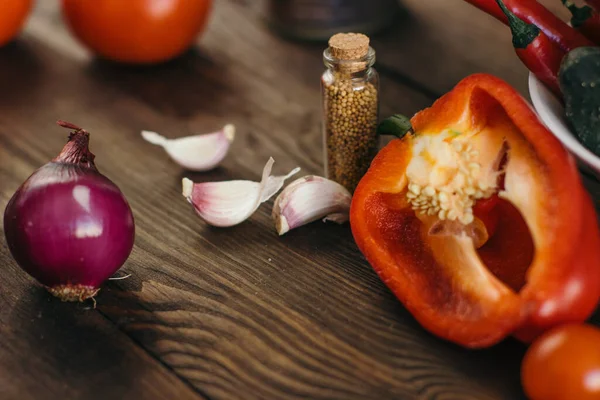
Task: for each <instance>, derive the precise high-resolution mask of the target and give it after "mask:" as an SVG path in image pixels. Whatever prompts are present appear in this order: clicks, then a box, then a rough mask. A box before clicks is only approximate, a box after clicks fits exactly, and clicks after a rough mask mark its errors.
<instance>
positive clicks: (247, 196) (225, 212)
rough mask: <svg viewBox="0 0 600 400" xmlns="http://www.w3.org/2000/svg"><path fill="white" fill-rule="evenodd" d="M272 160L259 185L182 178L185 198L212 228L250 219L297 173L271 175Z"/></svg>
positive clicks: (294, 170) (248, 182)
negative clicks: (203, 181)
mask: <svg viewBox="0 0 600 400" xmlns="http://www.w3.org/2000/svg"><path fill="white" fill-rule="evenodd" d="M274 162H275V161H274V160H273V158H270V159H269V161H267V164H266V165H265V167H264V169H263V173H262V179H261V181H260V182H253V181H243V180H234V181H224V182H205V183H193V182H192V181H191V180H189V179H187V178H183V180H182V186H183V191H182V194H183V196H184V197H185V198H186V199H187V200H188V201H189V202H190V203H191V204H192V205H193V206H194V209H195V211H196V214H198V216H199V217H200V218H202V219H203V220H204V221H206V222H207V223H208V224H209V225H212V226H218V227H229V226H234V225H237V224H240V223H242V222H244V221H245V220H247V219H248V218H249V217H250V216H251V215H252V214H254V212H255V211H256V210H257V209H258V207H259V206H260V205H261V204H262V203H264V202H265V201H267V200H269V199H270V198H271V197H273V196H274V195H275V194H276V193H277V192H278V191H279V190H280V189H281V188H282V187H283V184H284V182H285V180H286V179H288V178H289V177H291V176H292V175H294V174H296V173H298V171H300V168H295V169H293V170H292V171H291V172H290V173H289V174H287V175H284V176H271V170H272V168H273V164H274Z"/></svg>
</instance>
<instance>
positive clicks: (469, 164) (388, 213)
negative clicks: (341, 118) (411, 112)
mask: <svg viewBox="0 0 600 400" xmlns="http://www.w3.org/2000/svg"><path fill="white" fill-rule="evenodd" d="M411 123H412V127H413V131H412V132H410V133H408V134H406V135H405V136H404V137H403V138H401V139H395V140H393V141H391V142H390V143H389V144H388V145H387V146H386V147H385V148H384V149H382V150H381V151H380V153H379V154H378V155H377V157H376V158H375V160H374V161H373V163H372V164H371V167H370V169H369V171H368V172H367V174H366V175H365V176H364V177H363V179H362V180H361V181H360V184H359V185H358V187H357V189H356V192H355V193H354V196H353V200H352V207H351V210H350V222H351V226H352V232H353V235H354V238H355V241H356V243H357V245H358V247H359V248H360V250H361V251H362V253H363V254H364V255H365V257H366V258H367V260H368V261H369V263H370V264H371V265H372V266H373V268H374V269H375V271H376V272H377V273H378V274H379V276H380V277H381V279H382V280H383V282H385V284H386V285H387V286H388V287H389V288H390V289H391V290H392V292H393V293H394V294H395V295H396V296H397V297H398V299H399V300H400V301H401V302H402V303H403V304H404V306H405V307H406V308H407V309H408V310H409V311H410V312H411V313H412V314H413V316H414V317H415V318H416V319H417V320H418V321H419V322H420V323H421V325H422V326H423V327H425V328H426V329H427V330H429V331H430V332H432V333H433V334H435V335H438V336H439V337H442V338H444V339H447V340H449V341H452V342H455V343H458V344H460V345H463V346H466V347H473V348H476V347H486V346H490V345H493V344H495V343H497V342H499V341H501V340H502V339H504V338H505V337H507V336H509V335H511V334H512V335H514V336H516V337H517V338H519V339H521V340H523V341H530V340H532V339H533V338H535V337H536V336H538V335H539V334H540V333H542V332H543V331H545V330H547V329H549V328H550V327H553V326H555V325H558V324H562V323H565V322H579V321H583V320H585V319H586V318H588V317H589V316H590V314H591V313H592V312H593V310H594V308H595V307H596V305H597V303H598V300H599V298H600V233H599V230H598V223H597V219H596V214H595V210H594V208H593V204H592V202H591V199H590V197H589V195H588V193H587V192H586V191H585V189H584V187H583V186H582V183H581V180H580V177H579V174H578V171H577V168H576V166H575V163H574V161H573V159H572V157H571V156H570V155H569V154H568V153H567V152H566V151H565V149H564V148H563V147H562V145H561V144H560V142H559V141H558V140H557V139H556V138H555V137H554V136H553V135H552V134H551V133H550V132H549V131H548V130H547V128H546V127H544V126H543V125H542V124H541V123H540V121H539V120H538V118H537V116H536V114H535V113H534V112H533V111H532V109H531V108H530V106H529V105H528V103H527V102H526V101H525V100H524V99H523V98H522V97H521V96H520V95H519V94H518V93H517V92H516V91H515V90H514V89H513V88H511V87H510V86H509V85H508V84H507V83H505V82H503V81H502V80H500V79H498V78H495V77H493V76H490V75H486V74H476V75H472V76H470V77H467V78H465V79H464V80H463V81H461V82H460V83H459V84H458V85H457V86H456V87H455V88H454V89H453V90H452V91H451V92H449V93H448V94H446V95H445V96H443V97H442V98H440V99H438V100H437V101H436V102H435V103H434V104H433V106H432V107H431V108H428V109H426V110H423V111H421V112H419V113H418V114H416V115H415V116H414V117H413V118H412V119H411ZM442 193H444V194H442ZM442 204H444V206H442ZM490 216H491V218H490ZM490 221H492V222H490Z"/></svg>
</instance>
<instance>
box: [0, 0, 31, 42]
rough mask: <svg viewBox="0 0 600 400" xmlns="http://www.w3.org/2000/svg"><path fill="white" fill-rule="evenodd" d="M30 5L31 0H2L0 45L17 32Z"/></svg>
mask: <svg viewBox="0 0 600 400" xmlns="http://www.w3.org/2000/svg"><path fill="white" fill-rule="evenodd" d="M32 5H33V0H3V1H2V2H1V3H0V46H4V45H5V44H6V43H8V42H10V41H11V40H12V38H14V37H15V36H16V35H17V33H19V31H20V30H21V28H22V27H23V23H24V22H25V19H26V18H27V15H29V11H31V6H32Z"/></svg>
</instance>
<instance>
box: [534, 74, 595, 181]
mask: <svg viewBox="0 0 600 400" xmlns="http://www.w3.org/2000/svg"><path fill="white" fill-rule="evenodd" d="M529 95H530V96H531V101H532V102H533V107H534V108H535V110H536V111H537V113H538V114H539V116H540V118H541V120H542V121H543V122H544V124H546V126H547V127H548V129H549V130H550V131H551V132H552V133H553V134H554V136H556V137H557V138H558V140H560V141H561V143H562V144H563V145H564V146H565V147H566V148H567V149H568V150H569V151H570V152H571V153H572V154H573V155H574V156H575V158H576V159H577V161H578V162H579V164H580V165H582V166H583V167H584V168H585V167H587V168H586V169H589V170H590V172H591V173H593V174H594V175H595V176H596V178H597V179H600V157H598V156H597V155H595V154H594V153H592V152H591V151H589V150H588V149H586V148H585V147H584V146H583V145H582V144H581V143H580V142H579V140H578V139H577V137H576V136H575V133H574V132H572V131H571V129H570V128H569V125H568V124H567V120H566V118H565V108H564V107H563V105H562V104H561V103H560V101H559V100H558V99H557V98H556V96H554V94H553V93H552V92H551V91H550V90H548V88H546V86H544V84H543V83H542V82H540V81H539V80H538V79H537V78H536V77H535V75H533V74H532V73H529Z"/></svg>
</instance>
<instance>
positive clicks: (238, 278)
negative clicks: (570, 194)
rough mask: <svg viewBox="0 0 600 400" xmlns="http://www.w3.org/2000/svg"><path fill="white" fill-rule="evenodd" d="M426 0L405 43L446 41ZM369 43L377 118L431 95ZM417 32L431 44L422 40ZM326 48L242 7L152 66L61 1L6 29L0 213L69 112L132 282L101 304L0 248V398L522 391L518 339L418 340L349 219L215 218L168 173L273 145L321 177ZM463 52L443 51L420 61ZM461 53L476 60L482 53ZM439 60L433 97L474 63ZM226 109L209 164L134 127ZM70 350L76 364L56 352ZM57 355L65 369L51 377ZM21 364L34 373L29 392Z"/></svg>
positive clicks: (114, 285) (179, 129)
mask: <svg viewBox="0 0 600 400" xmlns="http://www.w3.org/2000/svg"><path fill="white" fill-rule="evenodd" d="M422 3H423V4H421V2H419V1H416V0H414V1H413V0H407V1H406V5H407V6H410V7H412V8H413V15H420V16H419V17H418V18H416V21H417V22H416V23H417V25H415V28H414V29H413V30H412V31H411V32H412V33H411V36H412V38H413V39H412V40H416V39H415V38H419V40H421V38H422V36H426V35H431V36H430V37H431V38H432V37H434V36H433V35H434V32H430V30H432V29H435V31H436V32H437V35H438V36H444V35H445V36H451V34H450V33H449V31H446V30H445V29H443V28H444V26H445V25H444V24H437V23H436V22H438V21H439V18H440V16H439V15H438V13H439V11H440V10H442V11H445V12H446V13H450V10H449V8H448V7H447V6H446V5H445V4H446V3H445V2H443V1H442V0H436V1H432V2H430V4H431V8H429V11H430V12H427V6H426V4H427V3H428V2H422ZM454 3H460V2H454ZM444 7H446V8H444ZM436 10H437V11H436ZM464 10H465V11H464V12H465V13H466V15H469V13H470V11H466V10H468V9H466V8H465V9H464ZM417 13H420V14H417ZM471 15H472V14H471ZM452 17H453V18H466V17H464V15H463V14H461V12H457V14H455V13H454V12H453V13H452ZM482 25H483V26H484V27H488V24H482ZM486 29H487V28H486ZM464 30H466V28H464ZM464 30H463V32H464ZM440 32H442V33H440ZM481 36H483V38H480V39H478V41H477V42H476V46H479V47H484V46H485V48H488V47H491V46H492V44H490V42H492V43H495V44H497V45H500V44H501V43H504V41H505V39H506V38H505V37H503V35H502V34H501V33H499V30H494V29H492V28H490V29H487V30H485V31H484V33H482V34H481ZM458 38H462V36H460V35H459V36H458ZM484 39H486V40H484ZM378 40H381V41H378V42H377V43H378V44H377V46H378V52H379V54H380V58H382V62H385V63H387V64H386V65H393V66H394V68H393V69H392V68H388V69H389V71H391V72H389V73H387V72H385V71H384V73H382V114H387V113H391V112H403V113H405V114H409V115H410V114H412V113H414V112H415V111H417V110H419V109H421V108H423V107H426V106H427V105H429V104H430V103H431V101H432V100H433V98H432V94H431V93H429V92H427V91H418V90H417V89H416V88H415V85H411V84H410V82H409V83H407V82H406V79H400V80H398V79H397V76H396V75H395V74H397V73H401V74H402V76H404V77H408V78H410V79H414V80H415V82H418V80H420V79H422V78H423V77H426V76H428V75H427V74H425V72H424V70H427V69H428V68H433V67H432V66H430V65H429V64H427V63H426V62H425V60H424V59H420V60H419V59H417V61H415V62H411V61H410V59H409V58H408V57H406V56H405V57H399V58H392V56H391V54H392V53H394V51H395V49H396V48H397V47H396V46H397V43H396V41H395V40H393V37H392V39H388V40H389V42H386V41H385V40H384V39H378ZM406 40H408V39H406ZM440 40H441V39H440ZM443 40H449V39H447V38H444V39H443ZM421 43H427V44H431V43H430V42H428V41H427V37H425V39H424V41H423V42H421ZM415 47H416V45H415ZM442 47H443V46H442ZM321 51H322V46H321V45H315V44H300V43H293V42H286V41H282V40H281V39H279V38H277V37H275V36H273V35H272V34H271V33H270V32H269V31H268V29H267V28H266V27H265V25H264V23H263V22H262V20H261V18H260V17H258V16H257V12H256V5H255V4H254V3H252V2H242V1H233V0H221V1H218V2H216V3H215V9H214V14H213V17H212V21H211V24H210V27H209V29H208V30H207V32H206V34H205V35H204V36H203V37H202V38H201V40H200V41H199V45H198V46H197V48H196V49H195V50H193V51H190V52H189V53H188V54H186V55H185V56H184V57H182V58H180V59H178V60H175V61H173V62H170V63H167V64H165V65H162V66H157V67H154V68H131V67H121V66H116V65H114V64H111V63H109V62H106V61H100V60H96V59H93V58H91V57H90V56H89V55H88V53H87V52H86V51H85V50H84V49H82V48H81V47H79V45H78V44H77V43H76V42H75V41H74V39H73V38H72V37H71V36H70V35H69V33H68V32H67V31H66V30H65V28H64V26H63V25H62V22H61V20H60V16H59V14H58V12H57V9H56V4H54V3H52V2H39V4H38V8H37V10H36V13H35V15H34V16H33V17H32V19H31V20H30V22H29V24H28V27H27V30H26V32H25V34H24V35H23V37H22V38H21V40H19V42H18V43H15V44H13V45H11V46H9V47H7V48H4V49H0V79H2V81H1V82H2V84H3V85H5V87H7V88H9V89H10V93H11V94H12V95H11V97H10V98H9V97H4V98H0V182H1V185H0V208H2V209H3V208H4V206H5V204H6V202H7V201H8V199H9V197H10V195H11V194H12V193H13V192H14V190H15V189H16V188H17V187H18V185H19V184H20V183H21V182H22V181H23V180H24V179H26V177H27V176H28V175H29V174H30V173H31V172H32V171H33V169H34V168H36V167H38V166H40V165H42V164H43V163H45V162H47V161H48V160H49V159H50V158H52V157H53V156H55V155H56V153H57V152H58V151H59V150H60V148H61V147H62V145H63V143H64V139H65V132H64V131H63V130H61V129H60V128H58V127H56V126H54V125H53V124H54V121H55V120H56V119H58V118H61V119H65V120H71V121H72V122H74V123H77V124H79V125H81V126H84V127H85V128H86V129H88V130H89V131H90V132H91V134H92V143H91V148H92V151H93V152H94V153H95V154H96V156H97V158H96V160H97V165H98V167H99V169H100V170H101V171H102V172H103V173H105V174H106V175H107V176H109V177H110V178H111V179H112V180H114V181H115V183H117V185H118V186H120V187H121V189H122V190H123V192H124V193H125V195H126V196H127V198H128V199H129V201H130V203H131V205H132V208H133V209H134V214H135V218H136V227H137V237H136V246H135V249H134V251H133V253H132V256H131V257H130V259H129V260H128V262H127V263H126V264H125V266H124V267H123V270H122V271H123V272H127V273H131V274H132V277H131V278H129V279H127V280H124V281H118V282H111V283H109V284H108V285H107V287H106V288H104V289H103V291H102V292H101V293H100V295H99V297H98V309H97V310H96V311H94V310H86V309H84V308H82V307H81V306H77V305H72V304H61V303H58V302H55V301H48V300H47V297H46V296H45V295H44V294H43V293H41V292H40V291H39V290H37V289H35V286H34V284H33V282H32V281H31V279H29V278H28V277H26V275H25V274H24V273H23V272H21V271H20V270H19V269H18V267H17V266H16V265H15V264H14V261H13V260H12V259H11V258H10V256H9V255H8V251H7V249H6V245H5V243H4V242H3V241H2V242H1V243H2V244H1V245H0V263H1V265H4V266H5V269H6V270H7V271H9V273H7V274H3V275H2V276H0V296H3V297H5V298H6V299H7V302H8V303H7V304H8V306H7V307H6V308H5V309H4V310H0V332H2V333H3V337H7V338H8V340H5V341H4V343H3V344H2V345H0V372H3V371H7V375H4V374H3V375H0V376H1V378H0V383H1V382H2V380H3V379H4V377H5V376H6V377H10V379H11V380H12V381H18V383H17V384H16V385H15V387H14V388H12V389H10V390H12V392H9V393H8V394H7V397H8V398H11V397H13V398H14V397H16V396H17V395H21V394H22V393H23V394H24V395H23V398H28V397H27V396H29V398H36V397H37V398H40V396H42V394H46V393H47V394H49V395H51V397H54V398H60V397H61V396H62V397H65V398H86V399H94V398H105V397H106V395H107V394H108V395H109V396H111V395H112V396H113V397H115V398H124V397H125V396H126V395H127V394H131V396H132V397H133V395H134V394H135V396H140V395H141V398H153V397H152V396H154V397H156V398H194V397H193V396H195V397H202V396H206V397H207V398H210V399H238V398H239V399H297V398H311V399H384V398H390V399H391V398H397V399H438V400H440V399H466V400H468V399H490V400H491V399H511V400H514V399H519V398H522V397H523V395H522V393H521V389H520V385H519V362H520V358H521V356H522V354H523V351H524V347H523V346H522V345H521V344H519V343H517V342H515V341H513V340H507V341H506V343H503V344H501V345H499V346H496V347H495V348H492V349H489V350H484V351H477V352H475V351H466V350H464V349H461V348H459V347H457V346H453V345H451V344H448V343H445V342H443V341H441V340H438V339H436V338H434V337H433V336H431V335H429V334H428V333H427V332H425V331H424V330H423V329H421V328H420V326H419V325H418V324H417V323H416V322H415V321H414V320H413V319H412V317H411V316H410V315H409V314H408V312H407V311H406V310H404V308H403V307H402V306H401V305H400V304H399V302H398V301H397V300H396V299H395V298H394V296H393V295H392V294H391V293H390V292H389V291H388V290H387V289H386V287H385V286H384V285H383V284H382V283H381V281H380V280H379V279H378V278H377V276H376V275H375V273H374V272H373V271H372V269H371V268H370V267H369V265H368V264H367V263H366V262H365V261H364V259H363V258H362V256H361V255H360V253H359V252H358V250H357V249H356V246H355V245H354V243H353V241H352V237H351V234H350V231H349V227H348V226H347V225H345V226H333V225H325V224H322V223H320V222H317V223H314V224H311V225H309V226H306V227H303V228H301V229H298V230H296V231H292V232H290V233H289V234H287V235H285V236H283V237H281V238H280V237H277V235H276V233H275V230H274V227H273V222H272V221H271V218H270V211H271V207H272V201H271V202H269V203H267V204H266V205H264V206H263V207H261V208H260V209H259V210H258V211H257V213H256V214H255V215H253V216H252V218H250V219H249V220H248V221H246V222H245V223H243V224H241V225H239V226H237V227H234V228H231V229H215V228H211V227H208V226H206V225H205V224H203V223H202V222H201V221H200V220H199V219H198V218H196V216H195V215H194V213H193V211H192V209H191V207H190V206H189V204H187V202H186V201H185V199H184V198H183V197H182V196H181V194H180V192H181V183H180V182H181V178H182V177H183V176H187V177H190V178H192V179H194V180H197V181H203V180H226V179H254V180H257V179H259V176H260V171H261V169H262V166H263V165H264V163H265V162H266V161H267V159H268V157H270V156H272V157H274V158H275V160H276V164H275V170H276V173H284V172H287V171H289V170H290V169H292V168H294V167H295V166H300V167H302V172H301V174H299V175H298V176H301V175H302V174H309V173H317V174H320V173H322V163H321V162H322V160H321V150H320V146H321V136H320V131H319V120H320V105H319V87H318V82H319V75H320V74H321V72H322V68H323V67H322V64H321V56H320V53H321ZM402 51H405V50H402ZM424 51H425V50H424V49H423V50H420V52H421V53H420V54H422V55H423V54H424ZM478 51H479V49H477V50H476V49H473V53H474V54H475V53H477V52H478ZM463 53H464V52H463V50H461V49H459V48H456V47H454V48H450V49H447V53H444V54H441V55H439V57H438V56H437V55H435V58H436V60H442V59H443V60H451V58H452V57H449V55H450V54H455V55H456V57H463ZM398 54H400V53H398ZM407 54H412V53H407ZM418 54H419V53H418V52H417V55H418ZM432 54H434V53H432ZM386 55H387V56H386ZM386 57H387V60H386ZM394 57H396V56H394ZM473 57H474V58H473V60H471V61H470V62H472V66H473V69H474V68H475V67H476V66H477V67H482V66H484V65H488V64H489V63H488V62H487V61H486V60H484V59H482V58H481V57H479V58H477V57H475V56H474V55H473ZM503 60H504V58H503ZM503 63H505V64H501V65H500V66H497V68H498V71H499V72H500V73H507V74H508V75H509V76H510V74H514V75H512V76H513V77H514V78H515V79H520V77H522V76H524V75H523V74H524V72H523V71H522V70H520V72H514V73H513V72H510V71H513V68H517V66H518V60H515V59H514V58H511V61H508V60H507V61H503ZM502 65H504V66H502ZM402 68H404V69H402ZM453 68H456V70H453V69H446V68H442V67H439V68H436V69H435V71H436V74H437V75H435V76H436V78H435V85H431V86H430V87H431V88H432V89H431V91H442V90H445V88H447V87H449V86H447V85H449V83H450V82H451V81H453V80H455V79H456V80H458V77H459V75H461V73H460V71H461V70H462V75H463V76H464V75H466V74H467V73H468V72H469V68H467V67H466V66H465V64H464V63H463V64H461V65H458V66H455V67H453ZM495 68H496V67H495ZM384 70H385V68H384ZM430 71H431V70H430ZM507 71H508V72H507ZM517 71H519V70H518V69H517ZM460 77H462V76H460ZM432 79H433V78H432ZM229 122H232V123H235V124H236V126H237V128H238V135H237V137H236V141H235V142H234V144H233V148H232V151H231V153H230V155H229V156H228V157H227V158H226V159H225V161H224V163H223V165H222V166H221V167H220V168H218V169H217V170H215V171H212V172H210V173H205V174H190V173H186V172H184V171H181V169H180V168H179V167H177V166H176V165H175V164H173V163H172V162H171V161H169V159H168V158H167V156H166V155H165V154H164V152H163V151H162V150H161V149H159V148H157V147H153V146H151V145H149V144H147V143H145V142H143V140H142V139H141V137H140V135H139V132H140V130H142V129H152V130H155V131H158V132H161V133H163V134H165V135H167V136H171V137H175V136H183V135H187V134H190V133H192V132H209V131H212V130H213V129H216V128H219V127H221V126H222V125H223V124H225V123H229ZM597 198H598V197H597ZM40 309H41V310H42V314H41V315H42V317H41V321H39V319H36V318H37V314H35V312H37V311H38V310H40ZM71 326H73V328H71ZM70 328H71V329H70ZM6 332H10V335H9V334H8V333H6ZM17 332H19V333H20V334H21V336H22V337H19V335H18V334H17ZM21 332H27V334H22V333H21ZM42 333H43V334H44V338H43V339H41V338H38V336H36V334H40V337H41V334H42ZM123 333H125V334H126V335H128V336H129V337H130V338H131V340H130V339H128V338H127V337H124V335H123ZM109 339H110V340H109ZM113 342H114V343H113ZM108 343H110V345H109V344H108ZM134 344H137V345H139V346H141V348H143V349H144V350H145V351H147V354H145V353H143V352H142V351H141V350H140V348H138V347H136V346H135V345H134ZM85 345H89V346H90V347H89V349H88V348H87V347H85ZM31 354H39V355H40V357H39V358H35V359H31V356H30V355H31ZM75 357H78V358H83V360H79V361H80V362H79V363H76V364H73V365H71V364H70V360H71V359H73V358H75ZM113 360H114V363H113V362H112V361H113ZM156 360H158V361H159V362H158V361H156ZM95 361H96V362H95ZM96 364H98V365H96ZM161 364H162V365H161ZM15 365H17V366H18V367H16V368H15V367H14V366H15ZM60 368H63V369H66V371H67V372H68V373H67V375H66V376H67V377H68V378H63V377H60V376H58V375H55V372H53V371H55V370H59V369H60ZM26 371H34V372H35V374H34V375H35V376H37V375H39V376H40V378H39V379H38V381H37V382H36V384H35V385H33V386H31V387H30V386H28V385H31V384H32V382H31V379H28V378H24V376H25V375H26ZM172 373H174V374H176V376H177V378H174V376H173V375H172ZM85 378H88V380H86V379H85ZM90 380H91V383H90ZM13 385H14V384H13ZM149 385H150V386H149ZM5 386H6V385H0V387H5ZM190 387H192V388H194V389H193V390H194V391H193V392H192V390H191V389H190ZM152 388H154V390H155V392H152V391H151V389H152ZM125 390H127V391H128V392H125ZM0 394H1V392H0ZM186 396H188V397H186ZM0 397H1V396H0ZM44 398H46V397H44Z"/></svg>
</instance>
